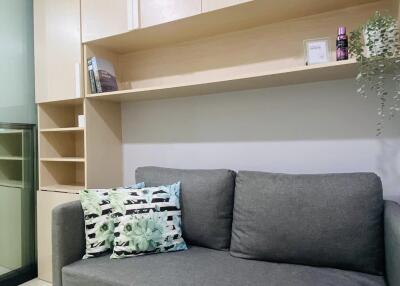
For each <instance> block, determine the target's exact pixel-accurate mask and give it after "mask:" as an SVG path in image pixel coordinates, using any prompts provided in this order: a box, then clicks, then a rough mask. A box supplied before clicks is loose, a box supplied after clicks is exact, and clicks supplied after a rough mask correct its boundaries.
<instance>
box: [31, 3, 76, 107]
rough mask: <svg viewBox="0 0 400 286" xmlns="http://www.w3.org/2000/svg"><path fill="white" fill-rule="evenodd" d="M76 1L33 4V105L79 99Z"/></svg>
mask: <svg viewBox="0 0 400 286" xmlns="http://www.w3.org/2000/svg"><path fill="white" fill-rule="evenodd" d="M80 25H81V22H80V1H79V0H57V1H55V0H34V32H35V93H36V102H38V103H39V102H46V101H53V100H63V99H73V98H77V97H81V95H82V94H83V93H82V90H81V72H80V69H81V31H80Z"/></svg>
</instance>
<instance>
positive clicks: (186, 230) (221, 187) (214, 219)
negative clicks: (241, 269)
mask: <svg viewBox="0 0 400 286" xmlns="http://www.w3.org/2000/svg"><path fill="white" fill-rule="evenodd" d="M235 175H236V174H235V172H233V171H230V170H179V169H167V168H159V167H142V168H138V169H137V170H136V181H137V182H145V184H146V186H152V187H155V186H159V185H169V184H172V183H175V182H177V181H180V182H181V201H182V205H181V207H182V231H183V238H184V239H185V241H186V242H188V243H189V244H192V245H197V246H204V247H210V248H214V249H227V248H229V243H230V237H231V226H232V209H233V195H234V188H235Z"/></svg>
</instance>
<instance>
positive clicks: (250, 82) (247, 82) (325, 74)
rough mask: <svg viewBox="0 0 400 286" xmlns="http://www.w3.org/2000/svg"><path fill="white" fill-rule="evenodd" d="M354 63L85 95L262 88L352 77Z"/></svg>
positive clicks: (115, 97)
mask: <svg viewBox="0 0 400 286" xmlns="http://www.w3.org/2000/svg"><path fill="white" fill-rule="evenodd" d="M356 74H357V63H356V61H355V60H353V59H351V60H348V61H341V62H331V63H327V64H321V65H313V66H302V67H297V68H287V69H282V70H275V71H273V72H260V73H252V74H247V75H246V74H244V75H240V76H237V77H232V78H226V79H220V80H218V81H214V80H211V79H210V81H204V82H199V83H185V84H181V85H170V86H168V85H165V86H157V87H152V88H137V89H130V90H120V91H115V92H107V93H98V94H89V95H88V97H92V98H101V99H105V100H112V101H135V100H145V99H161V98H171V97H181V96H195V95H205V94H212V93H221V92H229V91H239V90H248V89H259V88H265V87H273V86H282V85H291V84H300V83H307V82H315V81H326V80H336V79H345V78H352V77H355V76H356Z"/></svg>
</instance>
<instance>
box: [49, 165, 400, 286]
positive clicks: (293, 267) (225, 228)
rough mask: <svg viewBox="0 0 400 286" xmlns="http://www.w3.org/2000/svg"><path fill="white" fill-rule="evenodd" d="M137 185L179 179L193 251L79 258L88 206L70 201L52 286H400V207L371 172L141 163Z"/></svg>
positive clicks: (59, 231) (56, 218) (56, 238)
mask: <svg viewBox="0 0 400 286" xmlns="http://www.w3.org/2000/svg"><path fill="white" fill-rule="evenodd" d="M136 181H137V182H139V181H140V182H142V181H144V182H145V183H146V185H147V186H157V185H162V184H171V183H175V182H177V181H181V186H182V193H181V200H182V204H181V205H182V227H183V235H184V238H185V240H186V242H187V243H188V244H189V245H190V247H189V250H187V251H182V252H174V253H165V254H156V255H148V256H140V257H135V258H127V259H120V260H110V258H109V256H103V257H98V258H92V259H88V260H82V259H81V258H82V256H83V254H84V247H85V236H84V221H83V212H82V208H81V205H80V203H79V202H73V203H68V204H64V205H61V206H59V207H57V208H55V209H54V210H53V246H52V247H53V280H54V282H53V283H54V284H53V285H54V286H61V285H63V286H92V285H93V286H119V285H120V286H127V285H132V286H161V285H174V286H175V285H176V286H191V285H192V286H199V285H201V286H208V285H217V286H225V285H226V286H228V285H229V286H242V285H249V286H250V285H251V286H258V285H260V286H261V285H263V286H270V285H271V286H278V285H279V286H314V285H332V286H333V285H334V286H339V285H340V286H357V285H360V286H361V285H362V286H380V285H389V286H399V285H400V206H399V205H398V204H397V203H395V202H390V201H386V202H385V201H384V200H383V198H382V186H381V181H380V179H379V177H378V176H376V175H375V174H371V173H353V174H326V175H285V174H272V173H260V172H246V171H243V172H239V173H238V174H236V173H235V172H233V171H230V170H177V169H165V168H158V167H143V168H138V169H137V170H136Z"/></svg>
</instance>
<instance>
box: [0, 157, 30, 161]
mask: <svg viewBox="0 0 400 286" xmlns="http://www.w3.org/2000/svg"><path fill="white" fill-rule="evenodd" d="M0 160H1V161H22V160H24V158H23V157H19V156H0Z"/></svg>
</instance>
